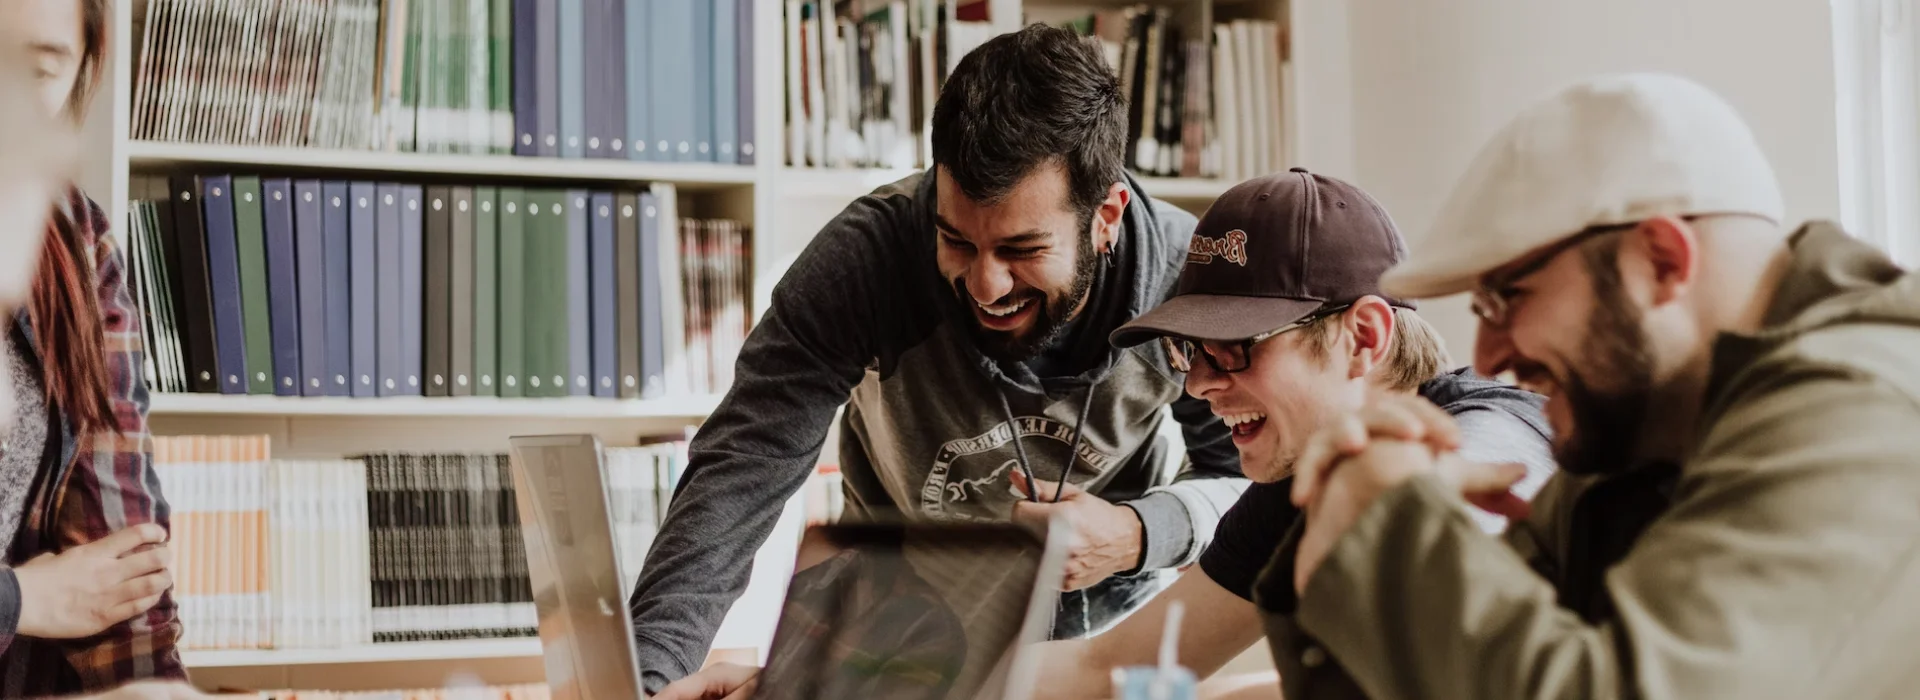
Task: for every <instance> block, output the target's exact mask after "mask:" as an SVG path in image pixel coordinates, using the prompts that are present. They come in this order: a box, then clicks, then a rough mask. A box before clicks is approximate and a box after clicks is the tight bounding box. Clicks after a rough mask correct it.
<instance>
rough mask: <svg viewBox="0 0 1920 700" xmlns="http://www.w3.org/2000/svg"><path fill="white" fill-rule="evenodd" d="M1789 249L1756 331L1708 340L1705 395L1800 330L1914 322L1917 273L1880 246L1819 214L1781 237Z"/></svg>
mask: <svg viewBox="0 0 1920 700" xmlns="http://www.w3.org/2000/svg"><path fill="white" fill-rule="evenodd" d="M1787 247H1788V249H1789V251H1790V254H1791V255H1792V258H1791V260H1790V262H1789V263H1788V265H1787V270H1786V272H1785V273H1784V274H1783V275H1781V277H1780V282H1779V284H1778V285H1777V286H1776V287H1775V288H1774V292H1773V299H1772V301H1770V302H1769V303H1768V305H1767V312H1766V316H1765V318H1764V319H1763V321H1762V323H1761V326H1762V327H1761V330H1760V331H1759V332H1757V333H1752V334H1744V333H1722V334H1721V335H1720V336H1719V337H1718V338H1717V339H1716V340H1715V342H1714V348H1713V353H1714V356H1713V374H1712V377H1711V378H1710V380H1709V384H1708V388H1707V396H1708V397H1709V399H1710V401H1713V402H1714V403H1717V400H1716V399H1717V398H1718V397H1719V396H1720V394H1721V393H1722V392H1723V390H1724V388H1725V387H1726V386H1727V384H1728V382H1729V381H1730V380H1731V379H1732V378H1733V377H1734V376H1735V375H1736V374H1738V373H1739V372H1740V371H1741V370H1742V369H1744V368H1746V367H1747V366H1748V365H1750V364H1752V363H1753V362H1754V361H1756V360H1758V359H1759V358H1760V357H1762V356H1764V355H1765V354H1767V353H1768V352H1771V351H1773V350H1774V349H1776V348H1779V347H1781V346H1783V345H1786V344H1788V343H1791V342H1793V341H1795V340H1797V339H1799V338H1800V337H1801V336H1805V335H1807V334H1810V333H1814V332H1816V331H1820V330H1824V329H1828V328H1833V327H1836V326H1843V325H1856V324H1866V325H1894V326H1909V327H1920V279H1916V278H1915V276H1913V275H1909V274H1907V271H1906V270H1903V269H1901V268H1900V266H1898V265H1896V264H1894V262H1893V261H1892V260H1891V259H1889V258H1887V256H1886V255H1885V254H1884V253H1881V252H1880V251H1879V249H1877V248H1874V247H1873V246H1871V245H1868V244H1866V243H1863V242H1861V241H1859V240H1857V239H1855V238H1853V237H1852V236H1849V235H1847V233H1846V232H1845V231H1843V230H1841V229H1840V227H1839V226H1836V225H1834V224H1833V223H1831V222H1826V221H1813V222H1809V223H1807V224H1806V225H1804V226H1801V227H1800V229H1799V230H1798V231H1795V232H1794V233H1793V235H1792V236H1790V237H1788V239H1787Z"/></svg>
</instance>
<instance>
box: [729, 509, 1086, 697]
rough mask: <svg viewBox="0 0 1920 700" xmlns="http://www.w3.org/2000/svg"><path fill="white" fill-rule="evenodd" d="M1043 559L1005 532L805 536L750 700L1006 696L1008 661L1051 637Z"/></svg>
mask: <svg viewBox="0 0 1920 700" xmlns="http://www.w3.org/2000/svg"><path fill="white" fill-rule="evenodd" d="M1046 554H1047V551H1046V547H1045V543H1044V542H1043V541H1042V539H1041V537H1040V536H1038V535H1036V534H1034V533H1031V532H1029V531H1027V530H1024V529H1021V528H1018V527H1015V526H1012V525H1004V524H951V525H947V524H897V523H869V524H839V525H827V526H818V527H814V528H811V529H809V530H808V532H807V534H806V536H805V538H804V540H803V541H802V543H801V546H800V554H799V558H798V560H797V561H796V565H795V573H794V576H793V579H792V582H791V584H790V585H789V587H788V589H787V600H786V605H785V607H784V608H783V609H782V611H781V615H780V621H779V626H778V628H777V629H776V631H775V633H774V638H773V646H772V648H771V649H769V650H768V654H767V666H766V668H765V669H764V670H763V671H762V672H761V675H760V679H759V688H758V690H757V691H756V693H755V695H754V697H755V698H756V699H759V700H788V699H795V700H798V699H800V698H873V699H876V700H942V699H948V698H952V699H955V700H974V699H976V698H998V697H1001V694H1002V692H1003V691H1004V689H1005V687H1006V684H1007V680H1006V678H1007V674H1008V673H1010V672H1011V668H1010V664H1011V663H1012V659H1013V656H1014V655H1013V653H1012V652H1013V651H1015V650H1016V649H1017V648H1018V647H1019V646H1020V645H1022V644H1024V643H1027V642H1033V641H1039V638H1036V637H1035V635H1036V634H1039V635H1044V633H1045V630H1046V629H1048V628H1050V622H1051V618H1050V616H1051V614H1052V610H1053V601H1052V594H1051V591H1052V590H1053V589H1054V588H1056V586H1038V585H1036V584H1037V583H1038V581H1039V578H1040V574H1041V572H1042V570H1043V569H1052V568H1056V567H1047V566H1045V564H1046V561H1045V560H1046V559H1047V557H1046ZM1036 594H1037V595H1036Z"/></svg>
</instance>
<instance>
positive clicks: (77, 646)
mask: <svg viewBox="0 0 1920 700" xmlns="http://www.w3.org/2000/svg"><path fill="white" fill-rule="evenodd" d="M74 196H75V197H76V198H77V199H78V200H79V201H76V202H74V207H73V211H75V212H84V214H82V215H81V216H82V217H83V219H84V220H83V221H82V222H81V223H82V224H84V225H86V226H87V227H88V230H89V231H90V232H91V233H92V235H93V237H94V240H93V249H94V260H93V263H94V268H95V279H96V289H97V290H98V293H99V304H100V317H101V324H102V326H103V327H104V330H105V332H106V352H105V355H106V361H107V365H108V366H107V376H108V380H109V382H110V389H111V392H112V396H111V398H112V404H113V416H112V420H113V423H114V429H112V430H101V431H98V432H96V433H95V434H93V435H91V436H84V437H82V438H80V439H79V440H78V444H77V445H76V449H75V451H74V462H73V466H72V469H71V470H70V472H69V476H68V478H67V479H68V480H67V484H66V487H65V489H64V490H63V492H62V496H61V498H60V501H59V504H58V506H57V507H58V508H59V509H60V514H59V517H58V518H56V522H58V523H59V525H58V528H59V531H58V532H56V533H55V535H56V537H57V538H58V541H59V547H60V549H61V550H66V549H69V548H71V547H75V546H78V545H81V544H85V543H87V542H92V541H94V540H98V539H100V538H102V537H105V536H107V535H109V534H111V533H113V532H116V531H119V530H122V529H125V528H127V527H130V526H133V525H138V524H141V523H157V524H159V525H160V526H161V527H163V528H166V527H168V526H169V523H168V513H167V503H166V499H165V498H164V497H163V496H162V495H161V493H160V479H159V476H158V474H157V473H156V472H155V471H154V469H153V444H152V439H151V437H150V436H149V435H148V432H147V386H146V378H145V377H144V376H143V372H144V369H143V368H144V362H145V358H144V352H145V351H144V348H143V345H142V339H141V329H140V323H141V319H140V314H139V310H138V309H137V308H136V307H135V306H134V305H133V298H132V295H131V294H130V293H129V291H128V289H127V276H126V268H125V265H126V262H125V259H124V258H123V257H122V255H121V253H120V250H119V247H118V246H117V245H116V244H115V242H114V239H113V237H112V236H110V235H107V231H108V222H107V220H106V215H105V214H104V213H102V212H101V211H100V208H99V207H98V206H97V205H94V204H93V203H92V202H90V201H87V200H86V199H85V197H84V196H83V195H80V194H78V193H77V192H76V193H75V195H74ZM180 631H181V626H180V620H179V617H178V615H177V614H176V610H175V607H174V602H173V594H172V592H171V591H169V592H167V593H164V594H162V595H161V597H160V602H159V603H158V604H156V605H154V606H153V607H152V608H151V609H149V610H148V611H147V612H146V613H144V614H141V615H136V616H134V617H133V618H131V619H129V620H126V621H124V622H121V623H118V624H115V625H114V626H112V627H109V628H107V629H106V630H105V631H103V632H101V633H100V634H97V635H94V636H92V637H88V638H85V639H78V640H73V641H71V642H68V643H66V645H65V646H66V656H67V659H68V661H69V662H70V663H71V664H72V665H73V668H74V670H75V671H76V672H77V673H78V675H79V676H80V680H81V683H82V684H83V685H84V687H85V688H86V689H87V690H88V691H99V690H105V689H108V688H112V687H115V686H118V685H121V684H124V683H127V682H130V681H135V680H140V679H146V678H154V677H161V678H174V679H181V680H184V679H186V671H185V669H184V668H183V667H182V665H181V663H180V654H179V652H178V650H177V649H176V648H175V644H176V642H177V641H178V640H179V638H180Z"/></svg>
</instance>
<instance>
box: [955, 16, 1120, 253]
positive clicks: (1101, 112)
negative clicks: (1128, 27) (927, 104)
mask: <svg viewBox="0 0 1920 700" xmlns="http://www.w3.org/2000/svg"><path fill="white" fill-rule="evenodd" d="M1126 148H1127V101H1126V96H1125V95H1124V93H1122V92H1121V90H1120V78H1119V77H1118V76H1115V75H1114V73H1113V68H1112V67H1111V66H1108V65H1107V60H1106V57H1105V56H1104V55H1103V54H1102V53H1101V51H1100V48H1099V46H1097V45H1096V44H1095V43H1094V40H1093V39H1091V38H1084V37H1081V36H1079V35H1077V34H1074V33H1073V32H1072V31H1069V30H1066V29H1061V28H1059V27H1049V26H1047V25H1044V24H1032V25H1029V26H1027V28H1025V29H1022V30H1020V31H1017V32H1012V33H1008V34H1002V35H1000V36H997V37H994V38H993V39H991V40H989V41H987V42H986V43H984V44H981V45H980V47H979V48H977V49H974V50H973V51H972V52H971V53H968V54H967V55H966V57H964V58H961V59H960V64H959V65H958V66H955V67H954V70H953V74H952V75H950V76H948V77H947V82H946V85H944V86H942V87H941V89H940V100H939V101H938V102H936V103H935V104H934V107H933V161H934V163H935V164H937V165H939V166H941V167H943V168H945V169H946V171H947V176H948V177H951V178H953V182H954V184H956V185H958V186H959V187H960V191H961V192H962V193H964V194H965V195H966V196H967V198H968V199H971V200H974V201H976V202H981V203H987V204H991V203H993V202H996V201H999V200H1000V199H1001V198H1002V197H1005V196H1006V194H1007V193H1008V192H1009V191H1011V190H1012V189H1013V186H1014V185H1015V184H1017V183H1019V182H1020V180H1021V179H1022V178H1025V177H1026V176H1027V175H1028V174H1029V173H1031V172H1033V169H1034V168H1035V167H1037V166H1040V165H1043V164H1046V163H1049V162H1054V161H1056V160H1057V161H1058V162H1060V163H1061V165H1063V166H1064V167H1065V169H1066V171H1067V184H1068V187H1069V192H1070V196H1071V198H1072V203H1073V205H1074V208H1075V210H1076V211H1077V212H1079V213H1080V214H1082V216H1084V215H1086V214H1087V213H1089V212H1091V211H1093V209H1094V208H1095V207H1097V206H1099V204H1100V202H1102V201H1104V200H1105V199H1106V197H1107V189H1108V187H1110V186H1111V185H1112V184H1113V183H1115V182H1118V181H1119V180H1120V178H1121V169H1122V167H1124V163H1125V155H1126Z"/></svg>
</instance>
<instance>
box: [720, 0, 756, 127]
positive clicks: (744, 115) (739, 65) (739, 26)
mask: <svg viewBox="0 0 1920 700" xmlns="http://www.w3.org/2000/svg"><path fill="white" fill-rule="evenodd" d="M723 1H724V0H723ZM735 1H736V2H738V3H739V9H738V10H737V11H736V12H735V14H734V20H735V22H734V25H735V28H736V32H737V34H738V36H737V37H736V38H735V48H736V49H737V50H738V51H739V53H740V58H739V60H738V62H736V63H734V79H733V85H734V91H735V92H736V93H737V94H738V97H737V98H735V105H734V106H735V108H736V109H738V110H739V112H740V114H739V120H740V128H739V129H737V130H736V131H735V132H734V138H736V139H738V140H739V147H738V148H736V149H735V150H736V152H737V155H738V156H739V162H740V164H741V165H753V150H754V143H753V142H754V134H753V130H754V128H755V127H754V121H753V6H754V2H753V0H735ZM726 117H727V115H725V114H722V115H720V118H721V119H725V118H726Z"/></svg>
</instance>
